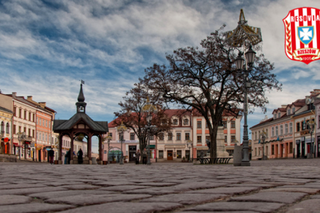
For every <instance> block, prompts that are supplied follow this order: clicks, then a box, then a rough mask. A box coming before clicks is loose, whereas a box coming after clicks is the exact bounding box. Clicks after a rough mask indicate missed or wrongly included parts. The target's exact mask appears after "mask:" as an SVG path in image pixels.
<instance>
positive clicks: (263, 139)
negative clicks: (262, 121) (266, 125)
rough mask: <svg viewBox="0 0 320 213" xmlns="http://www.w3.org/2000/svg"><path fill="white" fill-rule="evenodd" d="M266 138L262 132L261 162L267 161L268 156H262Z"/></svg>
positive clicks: (265, 134)
mask: <svg viewBox="0 0 320 213" xmlns="http://www.w3.org/2000/svg"><path fill="white" fill-rule="evenodd" d="M266 137H267V133H266V132H265V131H264V130H262V133H261V138H262V160H267V159H268V154H267V155H265V154H264V144H265V143H266V142H265V141H266Z"/></svg>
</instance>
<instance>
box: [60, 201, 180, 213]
mask: <svg viewBox="0 0 320 213" xmlns="http://www.w3.org/2000/svg"><path fill="white" fill-rule="evenodd" d="M179 207H180V208H181V207H182V205H181V204H178V203H151V202H149V203H131V202H116V203H106V204H100V205H92V206H87V207H80V208H76V209H71V210H67V211H62V212H61V213H93V212H106V210H107V211H108V212H116V213H128V212H130V213H151V212H156V211H170V210H173V209H176V208H179Z"/></svg>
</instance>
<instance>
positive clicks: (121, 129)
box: [117, 121, 127, 165]
mask: <svg viewBox="0 0 320 213" xmlns="http://www.w3.org/2000/svg"><path fill="white" fill-rule="evenodd" d="M117 130H118V132H119V133H120V137H121V138H120V141H121V158H120V165H123V152H122V142H123V132H124V131H126V130H127V127H126V126H125V125H124V124H123V122H122V121H121V125H120V126H118V127H117Z"/></svg>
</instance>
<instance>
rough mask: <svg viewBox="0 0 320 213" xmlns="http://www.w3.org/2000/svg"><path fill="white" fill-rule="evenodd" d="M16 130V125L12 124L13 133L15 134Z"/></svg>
mask: <svg viewBox="0 0 320 213" xmlns="http://www.w3.org/2000/svg"><path fill="white" fill-rule="evenodd" d="M16 133H17V130H16V125H13V134H16Z"/></svg>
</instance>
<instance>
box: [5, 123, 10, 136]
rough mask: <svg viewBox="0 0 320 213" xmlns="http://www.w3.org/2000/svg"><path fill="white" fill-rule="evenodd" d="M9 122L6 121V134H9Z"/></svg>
mask: <svg viewBox="0 0 320 213" xmlns="http://www.w3.org/2000/svg"><path fill="white" fill-rule="evenodd" d="M9 129H10V128H9V123H7V126H6V132H7V134H9Z"/></svg>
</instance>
